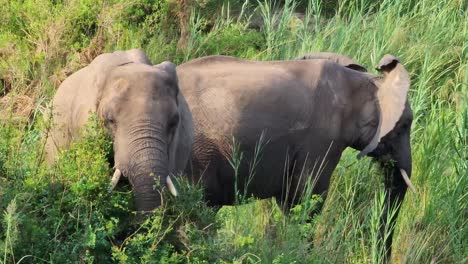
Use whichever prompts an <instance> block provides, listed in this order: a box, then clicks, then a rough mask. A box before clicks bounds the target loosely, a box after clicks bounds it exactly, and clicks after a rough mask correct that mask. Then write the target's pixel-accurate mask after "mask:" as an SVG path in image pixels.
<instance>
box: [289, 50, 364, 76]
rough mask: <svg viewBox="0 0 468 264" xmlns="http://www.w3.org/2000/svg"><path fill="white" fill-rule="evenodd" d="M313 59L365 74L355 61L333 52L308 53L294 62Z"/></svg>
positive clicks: (362, 67)
mask: <svg viewBox="0 0 468 264" xmlns="http://www.w3.org/2000/svg"><path fill="white" fill-rule="evenodd" d="M313 59H326V60H331V61H333V62H336V63H338V64H340V65H343V66H345V67H346V68H350V69H353V70H356V71H360V72H367V69H366V68H365V67H364V66H362V65H360V64H359V63H358V62H356V61H355V60H353V59H351V58H350V57H348V56H346V55H343V54H339V53H333V52H314V53H309V54H306V55H303V56H300V57H298V58H296V60H313Z"/></svg>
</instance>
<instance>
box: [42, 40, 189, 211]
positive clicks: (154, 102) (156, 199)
mask: <svg viewBox="0 0 468 264" xmlns="http://www.w3.org/2000/svg"><path fill="white" fill-rule="evenodd" d="M92 112H96V113H97V116H98V118H99V119H100V120H102V121H103V123H104V126H105V128H106V130H107V131H108V133H109V135H110V136H111V138H112V142H113V155H114V156H113V159H114V162H115V168H116V170H115V173H114V176H113V178H112V187H114V186H115V184H116V183H117V181H118V179H119V177H120V176H121V175H124V176H126V177H128V179H129V181H130V184H131V185H132V188H133V192H134V196H135V206H136V209H137V210H138V211H143V212H145V211H151V210H153V209H155V208H156V207H158V206H159V205H160V203H161V197H160V194H161V193H160V191H161V190H160V189H156V190H155V189H154V186H155V184H156V183H158V182H157V181H158V180H159V181H160V182H159V183H160V184H161V186H163V187H164V186H167V187H168V188H169V190H170V191H171V193H172V194H173V195H177V192H176V190H175V188H174V185H173V184H172V181H171V178H170V176H169V175H170V174H171V173H176V172H179V171H183V169H184V168H185V166H186V163H187V160H188V158H189V154H190V150H191V147H192V142H193V123H192V116H191V114H190V111H189V109H188V105H187V102H186V101H185V99H184V97H183V95H182V93H181V92H180V91H179V86H178V80H177V75H176V68H175V65H174V64H172V63H171V62H163V63H161V64H158V65H154V66H153V65H151V62H150V60H149V59H148V58H147V56H146V55H145V53H144V52H143V51H141V50H138V49H134V50H129V51H116V52H113V53H106V54H102V55H99V56H98V57H96V58H95V59H94V60H93V61H92V62H91V63H90V64H89V65H88V66H86V67H84V68H82V69H81V70H79V71H77V72H76V73H74V74H72V75H71V76H69V77H68V78H67V79H66V80H65V81H63V83H62V84H61V85H60V87H59V89H58V90H57V93H56V94H55V97H54V99H53V105H52V126H51V130H50V132H49V133H48V138H47V143H46V160H47V162H48V163H49V164H51V163H53V162H54V159H55V156H56V155H57V152H58V151H60V150H62V149H64V148H67V147H68V146H69V145H70V143H71V142H72V141H73V140H75V139H76V138H77V137H78V136H79V130H80V128H82V127H83V126H84V125H85V124H86V122H87V121H88V118H89V117H90V114H91V113H92ZM164 188H165V187H164Z"/></svg>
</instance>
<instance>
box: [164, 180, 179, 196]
mask: <svg viewBox="0 0 468 264" xmlns="http://www.w3.org/2000/svg"><path fill="white" fill-rule="evenodd" d="M166 185H167V188H168V189H169V192H171V194H172V195H173V196H174V197H177V190H176V188H175V186H174V184H173V183H172V180H171V177H170V176H167V178H166Z"/></svg>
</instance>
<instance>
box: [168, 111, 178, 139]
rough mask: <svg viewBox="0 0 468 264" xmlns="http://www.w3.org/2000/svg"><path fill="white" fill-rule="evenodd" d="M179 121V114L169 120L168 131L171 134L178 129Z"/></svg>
mask: <svg viewBox="0 0 468 264" xmlns="http://www.w3.org/2000/svg"><path fill="white" fill-rule="evenodd" d="M178 123H179V115H174V116H173V117H172V118H171V119H170V120H169V123H168V125H167V130H168V133H169V134H171V133H173V132H174V130H175V129H176V127H177V124H178Z"/></svg>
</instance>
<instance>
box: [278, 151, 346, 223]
mask: <svg viewBox="0 0 468 264" xmlns="http://www.w3.org/2000/svg"><path fill="white" fill-rule="evenodd" d="M292 157H293V158H292V159H291V160H290V161H289V162H287V163H286V164H287V165H288V170H287V174H286V175H285V176H284V178H285V180H283V182H284V183H285V184H284V185H283V191H282V193H281V195H278V196H276V201H277V203H278V205H279V206H280V207H281V208H282V210H283V212H285V213H287V212H289V210H290V209H291V208H292V207H294V206H295V205H297V204H298V203H301V202H306V201H305V199H309V201H307V204H308V205H310V206H311V208H308V210H310V212H309V216H310V219H312V218H313V217H314V216H315V215H316V214H318V213H320V212H321V211H322V208H323V205H324V203H325V199H326V198H327V191H328V187H329V184H330V178H331V175H332V173H333V170H334V169H335V167H336V164H337V163H338V161H339V157H337V158H336V159H335V158H332V159H327V160H325V161H324V160H323V158H319V159H312V158H310V157H311V155H310V154H309V152H305V151H301V152H298V153H296V154H295V155H293V156H292ZM289 175H291V176H289ZM285 194H286V195H285ZM313 195H319V196H318V197H314V196H313Z"/></svg>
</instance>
